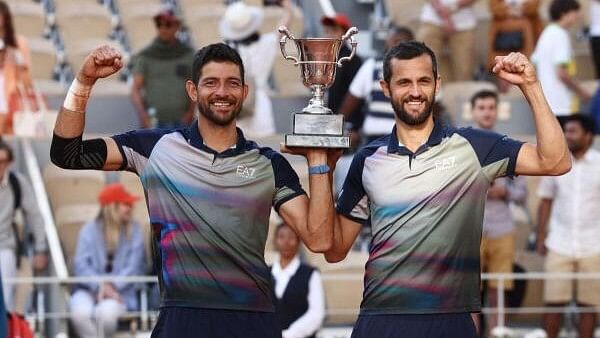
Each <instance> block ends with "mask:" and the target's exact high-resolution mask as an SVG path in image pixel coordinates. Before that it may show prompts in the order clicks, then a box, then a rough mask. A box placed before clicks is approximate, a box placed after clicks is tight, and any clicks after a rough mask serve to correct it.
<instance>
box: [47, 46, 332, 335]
mask: <svg viewBox="0 0 600 338" xmlns="http://www.w3.org/2000/svg"><path fill="white" fill-rule="evenodd" d="M122 66H123V62H122V58H121V55H120V54H119V53H118V52H117V51H115V50H114V49H112V48H110V47H99V48H97V49H96V50H94V51H93V52H92V53H91V54H90V55H89V56H88V57H87V58H86V60H85V62H84V65H83V66H82V68H81V70H80V71H79V73H78V75H77V78H76V79H75V80H74V81H73V84H72V85H71V88H70V89H69V92H68V93H67V96H66V98H65V101H64V104H63V107H62V109H61V110H60V113H59V115H58V119H57V121H56V126H55V129H54V138H53V140H52V148H51V158H52V161H53V162H54V163H55V164H56V165H58V166H60V167H62V168H67V169H98V170H129V171H132V172H135V173H136V174H138V175H139V176H140V179H141V182H142V185H143V186H144V190H145V195H146V198H147V203H148V211H149V215H150V222H151V224H152V231H153V240H154V244H155V246H156V248H157V253H156V255H155V257H154V260H155V264H156V266H157V270H158V271H159V276H158V277H159V282H160V289H161V309H160V315H159V318H158V322H157V324H156V326H155V328H154V330H153V332H152V337H153V338H154V337H156V338H162V337H179V338H186V337H189V338H196V337H205V338H223V337H238V338H245V337H261V338H275V337H278V338H281V329H280V327H279V325H278V320H277V317H276V316H275V313H274V310H275V308H274V302H273V299H272V295H273V294H274V293H273V291H272V287H271V275H270V270H269V268H268V267H267V265H266V264H265V260H264V250H265V242H266V239H267V230H268V226H269V215H270V213H271V207H274V208H275V210H276V211H277V212H278V213H279V215H280V216H281V217H282V218H283V220H284V221H285V223H286V224H288V225H290V226H291V227H292V228H293V229H294V231H295V232H296V233H297V234H298V235H299V236H300V238H301V239H302V240H303V241H304V243H305V244H306V245H307V246H308V248H309V249H311V250H313V251H315V252H324V251H326V250H328V249H329V248H330V246H331V241H332V237H333V229H332V228H331V227H328V228H325V227H323V226H322V225H321V224H319V223H318V222H316V221H315V220H312V219H308V218H307V216H308V211H309V210H310V209H313V208H317V207H320V206H321V205H323V204H326V203H327V200H328V199H330V198H331V197H330V196H329V195H326V193H327V191H318V192H315V194H311V198H310V200H309V199H308V197H307V196H306V194H305V192H304V190H303V189H302V187H301V186H300V183H299V179H298V176H297V175H296V173H295V172H294V171H293V170H292V168H291V166H290V164H289V163H288V162H287V161H286V160H285V159H284V158H283V156H281V154H279V153H277V152H275V151H273V150H272V149H269V148H264V147H259V146H258V145H257V144H256V143H254V142H252V141H249V140H247V139H246V138H245V137H244V134H243V133H242V131H241V130H240V129H238V128H237V127H236V117H237V116H238V114H239V112H240V110H241V108H242V103H243V102H244V100H245V99H246V96H247V94H248V86H247V85H246V83H245V82H244V66H243V63H242V60H241V58H240V56H239V54H238V53H237V52H236V51H235V50H234V49H232V48H230V47H229V46H227V45H225V44H222V43H219V44H213V45H209V46H206V47H204V48H202V49H200V50H198V51H197V52H196V54H195V56H194V64H193V67H192V70H193V78H192V79H189V80H188V81H186V89H187V93H188V95H189V97H190V99H191V100H192V101H193V102H194V103H195V104H196V105H197V107H198V111H199V114H198V120H197V121H195V122H194V123H193V124H192V125H191V126H189V127H188V128H184V129H154V130H135V131H131V132H128V133H125V134H121V135H115V136H112V137H106V138H99V139H89V140H85V141H84V140H82V134H83V130H84V126H85V111H86V104H87V101H88V99H89V97H90V93H91V90H92V87H93V85H94V83H95V82H96V81H97V80H98V79H100V78H104V77H107V76H110V75H112V74H114V73H116V72H117V71H119V69H121V67H122ZM115 122H118V121H115ZM305 155H306V156H307V158H308V162H309V165H310V166H311V167H317V168H324V167H327V165H328V164H329V166H331V167H333V165H334V163H335V160H337V157H339V152H337V153H333V154H332V155H333V156H329V157H330V160H331V161H330V163H328V161H327V160H328V151H327V150H319V149H315V150H308V151H307V152H306V153H305ZM328 182H329V175H320V174H319V175H311V177H310V184H311V185H315V186H321V185H323V184H327V183H328ZM319 193H321V195H320V196H319ZM315 215H316V213H315ZM323 230H325V231H323Z"/></svg>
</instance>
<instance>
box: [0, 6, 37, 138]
mask: <svg viewBox="0 0 600 338" xmlns="http://www.w3.org/2000/svg"><path fill="white" fill-rule="evenodd" d="M30 67H31V57H30V53H29V47H28V45H27V40H26V39H25V38H24V37H22V36H19V35H17V34H16V33H15V28H14V26H13V20H12V15H11V13H10V9H9V7H8V5H7V4H6V2H4V1H0V68H1V69H2V71H0V79H1V81H2V82H3V84H4V85H3V88H1V89H0V135H2V134H12V132H13V130H12V118H13V114H14V112H15V111H18V110H20V108H21V106H20V105H21V101H22V99H27V100H30V101H31V103H30V105H31V108H32V109H33V110H37V105H36V104H35V100H34V99H32V98H34V97H35V95H34V94H33V80H32V79H31V73H30ZM19 87H22V89H23V91H24V92H20V91H19ZM22 95H25V97H23V98H21V96H22Z"/></svg>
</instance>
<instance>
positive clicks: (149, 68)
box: [131, 7, 194, 128]
mask: <svg viewBox="0 0 600 338" xmlns="http://www.w3.org/2000/svg"><path fill="white" fill-rule="evenodd" d="M153 19H154V24H155V25H156V30H157V36H156V38H155V39H154V41H152V43H151V44H150V45H149V46H148V47H146V48H144V49H143V50H142V51H140V52H139V53H138V54H137V55H136V56H134V58H133V87H132V89H131V100H132V102H133V105H134V106H135V109H136V110H137V112H138V116H139V118H140V124H141V126H142V128H150V127H160V128H172V127H180V126H182V125H186V124H188V123H189V122H191V120H192V119H193V112H194V106H193V105H192V101H191V100H190V99H189V97H188V96H187V93H186V91H185V81H186V80H188V79H190V78H191V77H192V68H191V66H190V65H191V64H192V62H193V55H194V51H193V49H192V48H190V47H189V46H187V45H185V44H183V43H182V42H181V41H179V39H177V32H178V31H179V29H180V28H181V20H180V19H179V17H178V16H177V15H176V14H175V12H174V11H173V9H170V8H168V7H165V8H163V9H162V10H161V11H160V12H159V13H157V14H156V15H155V16H154V18H153Z"/></svg>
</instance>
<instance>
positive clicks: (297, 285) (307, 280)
mask: <svg viewBox="0 0 600 338" xmlns="http://www.w3.org/2000/svg"><path fill="white" fill-rule="evenodd" d="M275 249H276V250H277V252H279V257H278V259H277V260H276V261H275V263H273V266H272V268H271V274H272V275H273V281H274V283H273V284H274V285H275V290H274V291H275V297H274V299H275V312H276V314H277V319H278V321H279V324H280V325H281V329H282V330H283V331H282V337H283V338H314V337H315V334H316V333H317V331H318V330H319V328H320V327H321V325H322V324H323V320H324V319H325V297H324V295H323V283H322V282H321V275H320V274H319V271H318V270H316V269H315V268H313V267H312V266H310V265H308V264H305V263H303V262H301V261H300V255H299V249H300V238H298V235H296V233H295V232H294V231H293V230H292V228H290V227H289V226H288V225H287V224H285V223H281V224H279V225H278V226H277V229H275Z"/></svg>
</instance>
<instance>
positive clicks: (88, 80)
mask: <svg viewBox="0 0 600 338" xmlns="http://www.w3.org/2000/svg"><path fill="white" fill-rule="evenodd" d="M121 68H123V60H122V56H121V53H119V52H118V51H117V50H116V49H114V48H112V47H110V46H106V45H105V46H100V47H98V48H96V49H94V50H93V51H92V52H91V53H90V54H89V55H88V56H87V57H86V58H85V60H84V61H83V65H82V66H81V69H80V70H79V74H77V79H78V80H79V81H81V82H82V83H84V84H89V85H93V84H94V82H96V80H97V79H100V78H105V77H108V76H111V75H112V74H114V73H116V72H118V71H119V70H120V69H121Z"/></svg>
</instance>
